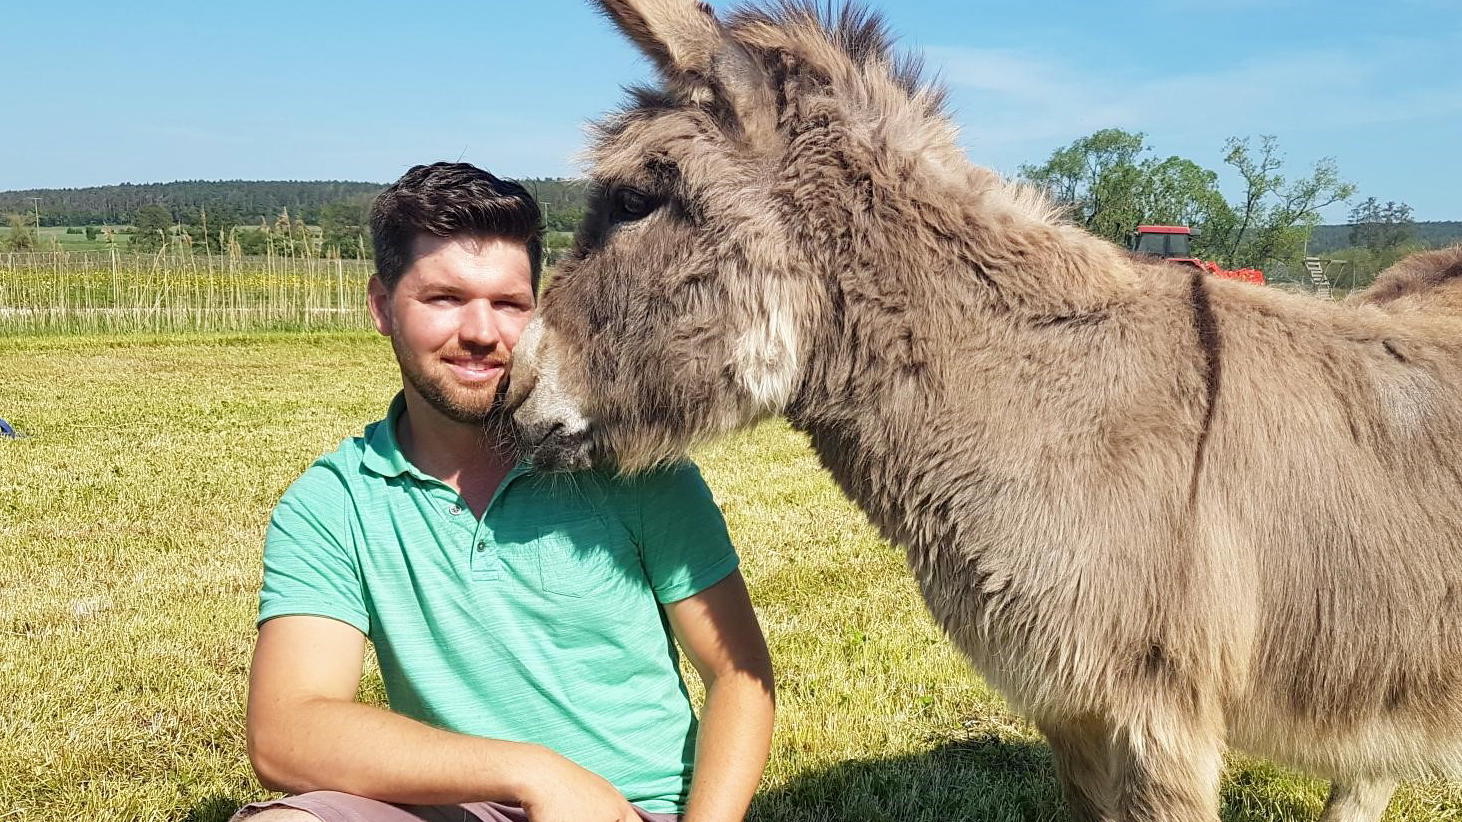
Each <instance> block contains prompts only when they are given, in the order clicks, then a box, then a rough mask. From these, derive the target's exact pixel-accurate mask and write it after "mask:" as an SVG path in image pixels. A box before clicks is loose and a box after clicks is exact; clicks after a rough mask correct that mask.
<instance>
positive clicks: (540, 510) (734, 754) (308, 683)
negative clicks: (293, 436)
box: [239, 163, 773, 822]
mask: <svg viewBox="0 0 1462 822" xmlns="http://www.w3.org/2000/svg"><path fill="white" fill-rule="evenodd" d="M539 224H540V215H539V211H538V206H537V204H536V203H534V202H533V200H532V198H531V197H530V196H529V195H528V193H527V192H526V191H524V190H523V189H522V187H521V186H518V185H516V184H513V183H509V182H504V181H501V180H498V179H497V178H495V177H493V176H492V175H490V174H488V173H486V172H484V171H481V170H480V169H477V168H474V167H472V166H470V165H467V164H465V163H438V164H436V165H432V166H417V167H416V168H413V169H411V170H410V171H408V172H407V173H406V175H405V176H403V177H402V178H401V179H400V180H398V181H397V182H396V183H395V184H394V185H392V186H391V187H390V188H388V189H387V190H386V191H385V192H383V193H382V194H381V196H380V197H379V198H378V199H377V200H376V203H375V206H374V208H373V210H372V215H371V229H372V232H373V235H374V244H375V250H376V272H377V273H376V276H375V277H373V278H372V279H371V282H370V307H371V313H372V315H373V316H374V318H375V323H376V328H377V329H378V330H379V331H380V333H381V334H384V335H386V336H389V337H390V339H391V345H392V347H393V348H394V350H395V353H396V359H397V362H398V364H399V365H400V368H401V374H402V382H403V390H402V392H401V394H400V395H399V396H397V398H396V399H395V400H394V401H393V403H392V404H391V408H390V411H389V413H388V414H387V415H386V418H385V419H384V420H382V421H381V422H378V423H375V424H373V425H371V426H368V427H367V428H366V429H365V433H364V435H363V436H361V437H357V438H355V439H352V440H348V441H346V442H345V443H343V444H342V445H341V446H340V448H339V450H337V451H335V452H334V453H332V454H329V455H327V456H325V457H323V458H321V459H320V460H319V461H317V462H316V463H315V464H314V465H312V466H311V467H310V468H309V470H307V471H306V472H305V474H304V475H303V476H302V477H300V479H299V480H297V481H296V482H295V483H294V484H293V485H292V486H291V487H290V488H289V490H288V491H287V492H285V495H284V497H283V499H281V500H280V503H279V505H278V507H277V508H276V509H275V511H274V516H273V519H272V521H271V523H270V527H269V533H268V537H267V541H266V546H265V551H264V586H263V592H262V594H261V598H260V599H261V602H260V612H259V623H260V628H259V639H258V645H257V647H256V649H255V652H254V662H253V671H252V675H251V679H250V687H249V711H248V738H249V755H250V759H251V761H252V763H253V765H254V770H255V772H256V773H257V774H258V776H259V780H260V781H261V782H262V783H263V784H264V785H266V786H267V787H270V788H273V789H277V790H281V791H286V792H291V793H294V794H296V795H294V796H291V797H288V798H286V799H283V800H279V801H276V802H271V803H259V804H256V805H250V806H248V807H246V808H244V809H243V810H241V811H240V812H239V816H240V818H244V817H247V818H249V819H250V820H252V822H285V820H316V819H320V820H325V822H337V820H369V821H370V822H408V821H409V820H419V819H453V820H469V822H470V821H472V820H484V822H504V820H513V821H514V822H520V821H521V820H528V821H529V822H630V821H631V820H644V819H653V820H657V821H658V820H672V819H676V818H677V815H681V814H683V815H682V816H679V818H680V819H683V820H684V822H719V821H720V820H739V819H741V818H742V816H743V815H744V814H745V811H746V807H747V804H748V803H749V801H750V799H751V795H752V792H753V791H754V790H755V788H756V784H757V781H758V779H759V778H760V775H761V771H762V767H763V765H764V764H765V762H766V756H767V751H768V747H769V744H770V733H771V723H772V702H773V700H772V677H771V666H770V662H769V660H768V655H767V651H766V645H765V643H764V641H763V639H762V635H761V631H760V629H759V628H758V626H757V623H756V617H755V615H754V614H753V612H752V609H751V605H750V602H749V600H748V598H747V595H746V588H745V586H744V584H743V582H742V579H741V576H740V572H739V571H738V570H737V557H736V554H735V551H734V550H733V549H732V547H731V544H730V541H729V539H728V538H727V535H726V531H725V525H724V523H723V521H722V520H721V517H720V513H719V511H718V510H717V509H716V507H715V504H714V503H713V502H712V500H711V496H710V493H709V491H708V490H707V489H706V487H705V484H704V483H703V482H702V481H701V479H700V475H699V474H698V473H697V472H696V470H695V468H694V467H692V466H690V465H682V466H679V467H676V468H673V469H668V470H663V471H659V472H654V473H650V474H647V475H643V476H638V477H630V478H615V477H611V476H608V475H605V474H600V473H596V472H582V473H580V474H575V475H568V476H551V475H550V476H540V475H536V474H533V473H531V472H528V471H527V470H525V468H524V467H523V466H520V465H519V464H518V463H517V461H516V459H515V455H514V452H513V449H512V447H511V445H510V443H509V441H508V438H507V437H506V436H505V434H504V432H505V431H506V430H507V420H506V419H505V416H506V415H505V412H504V411H503V410H502V405H501V397H502V395H503V392H504V389H505V386H506V381H507V374H508V370H509V367H510V366H511V363H512V352H513V346H514V344H515V343H516V342H517V340H518V335H519V333H520V332H521V331H522V330H523V327H524V326H525V325H526V324H527V322H528V320H529V318H530V317H531V316H532V314H533V310H534V305H535V301H534V294H535V291H536V288H537V282H538V275H539V266H540V258H541V253H540V251H541V229H540V225H539ZM367 639H369V640H370V641H371V642H372V643H373V645H374V646H375V649H376V653H377V656H378V658H379V659H380V664H381V672H382V677H383V679H384V680H385V684H386V693H387V698H388V701H389V703H390V706H391V710H389V711H388V710H384V709H380V708H377V707H374V706H369V705H363V704H360V703H358V702H356V701H355V696H356V690H357V687H358V684H359V681H360V675H361V665H362V661H363V657H364V650H365V642H366V640H367ZM677 643H678V645H679V647H680V648H681V649H682V650H683V651H684V653H685V654H686V655H687V656H688V657H689V659H690V661H691V662H692V664H693V665H694V667H695V669H696V670H697V672H698V673H699V674H700V676H701V678H702V679H703V681H704V682H705V686H706V702H705V706H704V709H703V712H702V716H701V718H700V721H699V722H697V720H696V717H695V716H694V715H693V713H692V710H691V705H690V700H689V697H688V695H687V692H686V689H685V685H684V683H683V682H682V680H681V679H680V675H679V669H678V666H677V656H676V650H675V649H676V644H677Z"/></svg>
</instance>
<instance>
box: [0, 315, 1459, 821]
mask: <svg viewBox="0 0 1462 822" xmlns="http://www.w3.org/2000/svg"><path fill="white" fill-rule="evenodd" d="M396 384H397V376H396V372H395V370H394V365H393V363H392V359H391V354H390V350H389V347H388V346H387V345H386V344H385V342H384V341H382V340H381V339H379V338H376V337H374V336H368V335H365V334H359V333H352V334H252V335H236V336H228V335H194V336H181V335H172V336H137V335H134V336H59V337H11V338H0V417H4V418H6V419H8V420H10V421H11V422H12V423H14V424H15V425H16V426H17V427H18V428H20V429H21V430H22V431H24V432H25V433H27V434H29V437H28V438H26V439H20V440H0V819H24V820H31V819H34V820H51V819H58V818H59V819H87V820H193V821H194V822H209V821H210V820H215V821H216V820H223V819H225V818H227V817H228V815H229V814H230V813H232V811H233V810H234V809H235V808H236V807H237V806H238V805H239V804H241V803H243V802H246V801H250V800H253V799H256V798H260V797H263V796H265V795H266V793H265V792H264V791H263V790H262V789H261V788H259V787H258V786H257V784H255V782H254V781H253V778H252V776H251V774H250V772H249V769H248V765H247V762H246V760H245V753H244V743H243V726H242V721H243V700H244V693H245V684H246V683H245V677H246V671H247V665H248V655H249V651H250V648H251V643H252V640H253V636H254V629H253V616H254V608H255V601H256V600H255V597H256V589H257V584H258V579H259V552H260V541H261V538H262V534H263V528H264V524H265V521H266V518H267V516H268V513H269V510H270V508H271V507H272V506H273V504H274V502H275V500H276V499H277V498H278V496H279V494H280V492H281V491H282V490H283V489H284V487H285V486H286V485H287V484H288V483H289V482H290V481H291V480H292V479H293V478H294V477H295V476H296V475H298V473H299V472H300V471H301V470H303V468H304V467H305V466H306V465H307V464H308V463H309V462H310V461H311V460H313V459H314V458H315V457H316V456H317V455H319V454H320V453H322V452H324V451H326V450H328V449H330V448H332V447H333V446H334V445H335V444H336V443H337V442H338V441H339V440H340V439H341V438H343V437H347V436H350V435H352V434H354V433H356V432H358V431H359V429H360V428H361V426H362V425H363V424H364V423H366V422H368V421H370V420H373V419H375V418H377V417H378V416H379V415H380V414H381V413H382V411H383V409H384V407H385V403H386V401H387V400H388V399H389V397H390V396H391V394H392V392H393V391H394V388H395V386H396ZM698 459H699V461H700V462H701V464H702V466H703V468H704V470H705V474H706V476H707V479H708V480H709V482H710V483H711V485H712V487H713V488H714V489H715V491H716V494H717V497H718V499H719V501H720V502H721V504H722V506H723V508H724V510H725V513H726V517H727V520H728V522H729V524H730V527H731V530H732V533H733V536H734V537H735V539H736V541H737V543H738V545H739V546H740V548H741V551H742V554H743V558H744V568H745V571H746V574H747V577H748V579H749V580H750V584H751V589H752V594H753V597H754V599H755V601H756V603H757V607H758V610H759V612H760V614H761V618H762V620H763V624H764V627H765V629H766V632H767V635H768V638H769V640H770V642H771V646H772V652H773V655H774V658H775V662H776V666H777V670H778V677H779V682H780V696H781V700H780V703H781V704H780V715H779V720H778V727H777V734H776V742H775V748H774V751H773V754H772V760H771V765H770V767H769V769H768V772H767V776H766V780H765V783H764V788H763V791H762V793H761V794H760V796H759V797H758V799H757V802H756V804H755V806H754V808H753V819H756V820H766V821H767V822H793V820H797V822H806V821H807V820H869V821H870V822H872V821H873V820H898V821H899V822H903V821H904V820H917V821H919V822H924V821H926V820H927V822H933V821H934V820H948V819H971V820H1012V821H1013V820H1048V819H1049V820H1060V819H1065V818H1066V816H1065V812H1064V811H1063V810H1062V808H1061V805H1060V802H1059V799H1058V792H1057V789H1056V785H1055V781H1054V777H1053V774H1052V771H1051V765H1050V759H1049V752H1048V749H1047V748H1046V746H1045V744H1044V743H1043V742H1042V741H1041V739H1040V738H1039V736H1038V735H1037V734H1036V733H1035V732H1034V731H1033V729H1032V728H1031V727H1029V726H1028V725H1027V724H1026V723H1024V722H1023V721H1022V720H1020V719H1019V718H1018V717H1016V716H1014V715H1013V714H1012V713H1011V712H1010V711H1009V710H1008V709H1007V708H1006V706H1005V705H1004V703H1003V702H1002V701H1001V700H1000V698H999V697H998V696H996V695H995V694H993V693H992V692H991V691H990V690H989V689H988V688H987V687H985V686H984V685H983V684H982V683H981V682H980V681H979V679H978V678H976V677H975V676H974V675H972V674H971V673H969V671H968V670H967V669H966V667H965V666H964V665H963V664H962V663H961V661H960V660H959V658H958V656H957V655H956V654H955V653H954V652H953V651H952V650H951V649H950V647H949V646H948V644H947V643H946V642H945V641H944V640H943V638H942V637H941V636H940V634H939V632H938V631H937V630H936V629H935V628H934V627H933V625H932V624H931V621H930V620H929V619H928V617H927V616H926V615H925V613H924V610H923V607H922V605H921V604H920V601H919V598H918V595H917V593H916V591H915V587H914V585H913V583H912V581H911V580H910V577H909V575H908V573H907V571H906V570H905V568H904V561H903V557H902V553H901V552H900V551H898V550H896V549H894V548H892V547H890V546H888V545H887V544H885V543H883V542H882V541H881V540H879V539H878V538H877V537H876V536H875V535H874V534H873V533H872V531H871V530H870V529H869V528H868V527H867V525H866V524H865V523H864V521H863V518H862V516H861V515H860V514H859V513H858V512H856V511H855V510H854V509H853V508H852V507H851V506H850V505H849V504H848V503H847V502H846V501H845V500H844V499H843V498H842V497H841V495H840V494H839V493H838V492H837V490H836V489H835V488H834V487H833V486H832V484H831V482H830V481H829V479H828V478H827V476H826V475H825V474H824V473H823V472H822V471H821V469H820V468H819V467H818V466H817V463H816V460H815V459H814V458H813V456H812V455H811V454H810V452H809V451H808V450H807V448H806V445H805V443H804V441H803V440H802V438H801V437H800V436H799V435H797V434H795V433H793V432H791V431H790V430H788V429H787V428H786V427H785V426H783V425H781V424H770V425H766V426H763V427H762V428H760V429H758V430H756V431H753V432H749V433H746V434H742V435H738V436H734V437H731V438H728V439H726V440H724V441H723V442H721V443H719V444H717V445H715V446H714V447H711V448H708V449H705V450H704V451H702V452H701V453H699V454H698ZM380 694H381V691H380V684H379V679H378V678H377V677H375V676H374V675H373V674H372V675H368V676H367V679H366V683H365V685H364V688H363V698H365V699H371V700H379V699H380ZM1322 788H1323V786H1322V785H1321V784H1320V783H1317V782H1315V781H1313V780H1309V779H1306V778H1303V777H1299V776H1297V775H1295V774H1293V773H1290V772H1288V771H1285V770H1283V769H1280V768H1277V767H1274V766H1272V765H1268V764H1265V763H1255V762H1249V761H1246V760H1239V761H1237V762H1236V767H1234V768H1231V769H1230V772H1229V777H1228V778H1227V780H1226V782H1225V788H1224V798H1225V812H1224V815H1225V818H1226V819H1228V820H1245V821H1246V822H1259V821H1260V820H1266V821H1267V820H1300V819H1313V818H1314V817H1315V815H1316V814H1317V813H1318V811H1319V807H1320V801H1321V798H1322ZM1459 811H1462V795H1459V793H1458V792H1457V791H1456V789H1454V788H1451V787H1448V786H1443V785H1435V784H1433V785H1420V786H1409V787H1408V788H1406V789H1403V792H1402V794H1401V796H1400V797H1399V798H1398V799H1397V801H1396V802H1394V803H1393V806H1392V811H1391V814H1390V816H1389V817H1388V818H1389V819H1393V820H1445V819H1459V818H1462V813H1459Z"/></svg>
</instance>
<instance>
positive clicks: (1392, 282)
mask: <svg viewBox="0 0 1462 822" xmlns="http://www.w3.org/2000/svg"><path fill="white" fill-rule="evenodd" d="M1349 300H1350V301H1351V302H1362V303H1371V304H1374V305H1386V306H1389V307H1391V308H1393V309H1398V310H1403V311H1404V310H1421V311H1433V310H1444V311H1445V310H1451V311H1462V245H1454V246H1452V247H1450V248H1442V249H1438V250H1436V251H1422V252H1418V253H1416V254H1412V255H1411V256H1409V257H1406V258H1405V259H1403V260H1401V261H1400V262H1398V263H1396V264H1395V265H1393V266H1391V267H1390V268H1388V269H1386V270H1385V271H1382V272H1381V274H1380V276H1378V277H1376V281H1375V282H1374V283H1371V287H1370V288H1367V289H1366V290H1365V291H1361V292H1358V293H1356V294H1352V295H1351V296H1350V298H1349Z"/></svg>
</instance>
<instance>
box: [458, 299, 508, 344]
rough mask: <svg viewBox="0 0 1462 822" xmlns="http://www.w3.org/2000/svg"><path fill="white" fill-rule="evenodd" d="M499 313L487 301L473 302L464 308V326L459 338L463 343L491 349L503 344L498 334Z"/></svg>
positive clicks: (459, 332) (461, 328)
mask: <svg viewBox="0 0 1462 822" xmlns="http://www.w3.org/2000/svg"><path fill="white" fill-rule="evenodd" d="M497 320H498V317H497V312H495V311H493V309H492V303H490V302H489V301H487V300H471V301H469V302H468V303H467V305H466V306H464V307H463V316H462V325H461V326H460V328H459V329H458V332H457V333H458V336H460V337H461V338H462V342H464V343H470V344H473V345H479V346H483V347H485V348H491V347H493V346H496V345H498V344H499V343H500V342H502V335H501V334H500V333H498V327H497Z"/></svg>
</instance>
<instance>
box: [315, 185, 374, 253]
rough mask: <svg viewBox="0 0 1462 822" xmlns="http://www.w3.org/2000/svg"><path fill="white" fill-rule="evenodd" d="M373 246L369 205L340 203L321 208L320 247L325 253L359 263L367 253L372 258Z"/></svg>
mask: <svg viewBox="0 0 1462 822" xmlns="http://www.w3.org/2000/svg"><path fill="white" fill-rule="evenodd" d="M370 245H371V243H370V232H369V231H368V230H367V229H366V206H365V203H362V202H359V201H350V200H339V201H336V202H333V203H326V204H325V205H323V206H321V207H320V246H321V247H322V248H323V249H324V250H325V253H327V254H338V255H340V256H341V257H345V258H347V259H355V258H356V257H359V256H361V252H362V251H363V250H364V251H366V252H367V254H369V249H370Z"/></svg>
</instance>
